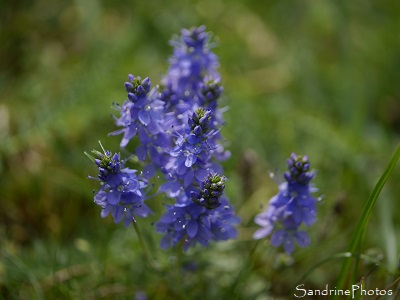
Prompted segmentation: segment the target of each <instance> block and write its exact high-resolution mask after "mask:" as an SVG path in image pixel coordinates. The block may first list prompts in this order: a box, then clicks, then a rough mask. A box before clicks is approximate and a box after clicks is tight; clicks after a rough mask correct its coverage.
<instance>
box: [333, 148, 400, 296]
mask: <svg viewBox="0 0 400 300" xmlns="http://www.w3.org/2000/svg"><path fill="white" fill-rule="evenodd" d="M399 157H400V145H399V146H397V149H396V152H395V153H394V155H393V157H392V159H391V160H390V162H389V165H388V166H387V167H386V170H385V171H384V172H383V174H382V176H381V177H380V178H379V180H378V182H377V184H376V185H375V187H374V189H373V191H372V193H371V195H370V196H369V198H368V201H367V203H366V204H365V206H364V209H363V211H362V214H361V218H360V220H359V221H358V223H357V227H356V230H355V231H354V234H353V237H352V239H351V242H350V245H349V248H348V252H350V253H352V257H350V258H347V259H345V260H344V261H343V264H342V268H341V270H340V273H339V277H338V282H337V284H336V287H337V289H343V288H344V285H345V282H346V279H347V278H348V276H350V278H352V277H353V276H355V275H356V274H355V271H356V270H354V271H353V274H350V267H351V263H352V261H353V259H352V258H353V257H354V259H355V265H356V266H357V265H358V260H359V254H360V253H358V252H359V251H360V250H361V243H362V240H363V236H364V232H365V229H366V227H367V224H368V221H369V218H370V216H371V214H372V209H373V207H374V205H375V203H376V200H377V199H378V196H379V194H380V192H381V191H382V188H383V187H384V185H385V183H386V181H387V180H388V178H389V176H390V174H391V173H392V171H393V169H394V167H395V166H396V164H397V161H398V160H399ZM351 275H353V276H351ZM332 299H336V296H334V297H333V298H332Z"/></svg>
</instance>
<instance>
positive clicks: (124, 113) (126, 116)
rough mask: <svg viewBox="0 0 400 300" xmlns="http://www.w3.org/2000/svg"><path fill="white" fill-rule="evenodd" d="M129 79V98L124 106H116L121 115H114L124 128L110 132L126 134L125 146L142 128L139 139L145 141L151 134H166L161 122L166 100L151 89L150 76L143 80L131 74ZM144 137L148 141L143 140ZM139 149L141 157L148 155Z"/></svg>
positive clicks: (127, 84)
mask: <svg viewBox="0 0 400 300" xmlns="http://www.w3.org/2000/svg"><path fill="white" fill-rule="evenodd" d="M128 79H129V81H127V82H125V89H126V91H127V92H128V100H126V101H125V102H124V104H123V105H122V106H119V105H116V106H115V108H116V109H117V110H119V111H120V117H119V118H117V117H114V118H115V121H116V125H117V126H120V127H123V128H122V129H119V130H116V131H114V132H112V133H110V135H118V134H122V133H123V134H124V136H123V138H122V140H121V144H120V146H121V147H125V146H126V145H127V144H128V143H129V141H130V140H131V139H132V138H133V137H135V136H136V134H137V133H138V132H139V131H140V130H142V134H141V135H140V136H139V139H140V140H141V142H143V143H145V142H148V140H147V139H148V137H149V136H150V137H152V136H156V135H159V134H160V135H164V133H163V128H162V126H161V125H160V124H161V123H162V122H163V118H164V115H163V114H164V104H165V102H164V101H162V100H160V99H159V96H158V93H157V91H156V90H155V89H154V90H150V87H151V82H150V80H149V78H148V77H147V78H145V79H143V80H141V78H140V77H139V76H138V77H135V76H133V75H132V74H129V76H128ZM139 133H140V132H139ZM143 139H146V141H142V140H143ZM156 146H162V145H156ZM139 151H141V154H142V155H140V158H143V156H145V157H146V156H147V153H143V150H142V149H141V150H139ZM144 154H145V155H144ZM144 159H145V158H144ZM144 159H142V160H144Z"/></svg>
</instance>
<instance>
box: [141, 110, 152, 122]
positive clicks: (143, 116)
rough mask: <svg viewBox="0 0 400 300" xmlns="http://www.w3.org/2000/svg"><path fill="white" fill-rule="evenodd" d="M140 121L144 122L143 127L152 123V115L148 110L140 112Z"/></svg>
mask: <svg viewBox="0 0 400 300" xmlns="http://www.w3.org/2000/svg"><path fill="white" fill-rule="evenodd" d="M139 121H140V122H142V124H143V125H148V124H149V123H150V121H151V119H150V115H149V113H148V111H147V110H143V109H142V110H141V111H139Z"/></svg>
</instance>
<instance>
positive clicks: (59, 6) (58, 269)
mask: <svg viewBox="0 0 400 300" xmlns="http://www.w3.org/2000/svg"><path fill="white" fill-rule="evenodd" d="M399 20H400V2H399V1H397V0H384V1H364V0H355V1H344V0H343V1H327V0H321V1H311V0H308V1H307V0H306V1H288V0H283V1H258V2H256V1H239V0H231V1H227V0H212V1H211V0H202V1H191V2H190V3H188V2H187V1H166V2H161V1H156V0H148V1H128V0H124V1H110V0H104V1H95V0H85V1H59V0H58V1H57V0H56V1H49V0H38V1H28V0H20V1H4V0H3V1H0V57H1V59H0V139H1V140H0V141H1V142H0V201H1V209H0V250H1V255H0V297H3V298H4V299H34V298H37V299H53V298H54V299H56V298H57V299H135V298H137V299H141V298H140V297H141V296H142V295H144V294H146V295H147V297H148V299H200V298H201V299H203V298H207V299H228V298H229V299H259V300H261V299H269V298H268V297H270V296H271V297H272V296H274V299H291V298H293V293H290V289H291V288H293V287H294V286H295V284H296V282H297V281H298V280H300V279H301V277H302V276H303V275H304V274H305V273H306V272H307V271H308V270H309V269H310V268H311V267H312V266H314V265H315V263H316V262H317V261H319V260H322V259H325V258H329V257H331V256H332V255H334V254H335V253H338V252H342V251H345V250H346V248H347V244H348V242H349V239H350V236H351V234H352V232H353V230H354V227H355V223H356V221H357V220H358V218H359V216H360V213H361V210H362V207H363V203H365V201H366V200H367V198H368V196H369V194H370V192H371V190H372V188H373V186H374V185H375V183H376V181H377V180H378V178H379V176H380V175H381V174H382V172H383V170H384V168H385V166H386V164H387V163H388V161H389V158H390V156H391V155H392V153H393V152H394V150H395V147H396V144H397V143H398V141H399V135H400V89H399V82H400V73H399V70H400V21H399ZM202 24H204V25H206V27H207V30H208V31H211V32H213V40H214V41H215V42H216V45H217V47H215V48H214V51H215V53H216V54H217V55H218V56H219V58H220V63H221V68H220V72H221V74H222V78H223V80H222V83H223V85H224V88H225V91H224V97H223V99H222V100H221V103H220V106H228V107H229V110H228V111H227V112H226V113H225V115H224V117H225V120H226V126H225V127H224V129H223V134H224V136H225V137H226V139H227V140H228V142H229V149H230V150H231V152H232V158H231V159H230V160H229V161H227V162H225V163H224V167H225V170H226V176H227V177H228V178H229V181H228V183H227V194H228V196H229V197H230V199H231V201H232V203H233V205H234V206H235V208H236V209H237V212H238V215H239V216H240V217H241V218H242V224H241V225H240V227H239V232H240V234H239V237H238V239H237V240H235V241H230V242H226V243H221V244H218V245H211V246H210V247H209V248H208V249H203V248H201V247H197V248H196V249H194V250H191V251H189V252H188V253H186V254H181V253H179V251H176V249H175V250H174V249H173V250H168V251H161V250H160V249H158V242H159V239H160V236H159V235H158V234H157V233H155V232H154V230H153V227H152V222H155V221H156V220H157V219H158V217H159V216H160V213H161V211H158V214H156V215H154V216H152V217H150V218H149V220H140V223H139V226H140V227H141V230H142V233H143V235H144V237H145V239H146V241H147V242H148V247H149V249H150V252H151V253H152V256H154V258H155V259H156V260H157V261H158V262H159V264H160V265H161V266H162V270H154V269H152V268H151V267H149V266H148V265H146V264H145V263H144V262H143V259H142V258H143V256H142V255H143V253H142V251H141V250H140V247H139V242H138V239H137V236H136V235H135V233H134V231H133V229H132V228H127V229H126V228H124V227H123V225H122V224H117V225H115V224H114V223H113V222H112V220H111V218H106V219H101V218H100V208H99V207H98V206H96V205H94V203H93V194H92V190H93V189H96V188H97V183H96V182H92V181H90V180H88V179H87V178H86V176H87V175H88V174H91V175H95V174H96V168H95V167H94V166H93V165H92V163H91V162H90V161H89V160H88V159H87V158H86V157H85V156H84V154H83V151H90V150H91V149H93V148H96V149H97V148H99V147H98V144H97V141H98V140H99V139H100V140H101V141H102V143H103V145H104V146H105V147H106V148H108V149H110V150H111V151H118V147H119V141H120V137H119V136H117V137H107V134H108V133H109V132H111V131H113V130H115V126H114V122H113V120H112V117H111V114H112V113H113V110H112V109H111V104H112V102H119V103H122V102H123V101H124V100H125V97H126V93H125V90H124V86H123V83H124V81H125V80H126V78H127V75H128V74H129V73H132V74H134V75H140V76H142V77H146V76H149V77H150V79H151V80H152V82H153V84H156V83H158V82H159V80H160V78H161V77H162V76H163V74H164V73H165V72H166V70H167V68H168V57H169V56H170V55H171V54H172V48H171V47H170V46H169V45H168V41H169V39H170V38H171V37H172V36H173V35H174V34H179V32H180V30H181V28H189V27H192V26H198V25H202ZM291 152H296V153H299V154H307V155H308V156H309V158H310V161H311V163H312V167H314V168H315V169H317V170H318V176H317V178H316V179H315V184H316V186H317V187H318V188H319V192H318V195H323V196H324V197H323V201H322V202H321V205H320V206H319V212H318V222H317V223H316V224H315V225H314V226H312V227H311V228H310V235H311V239H312V243H311V246H310V247H308V248H306V249H297V250H296V252H295V254H294V256H293V258H289V257H287V256H285V255H283V254H282V253H281V251H280V250H279V249H278V250H277V249H271V247H270V246H269V242H268V241H267V240H264V241H260V242H258V243H256V242H254V241H252V234H253V233H254V231H255V230H256V228H257V227H256V226H255V224H254V223H253V218H254V216H255V215H256V214H257V213H259V212H261V209H262V206H263V207H265V206H266V205H267V203H268V200H269V199H270V197H271V196H273V195H274V194H275V193H276V192H277V185H276V183H275V182H274V181H273V180H271V179H270V178H269V173H270V172H271V171H273V172H275V171H276V169H278V170H280V171H281V172H283V171H284V169H285V161H286V158H287V157H288V156H289V155H290V154H291ZM399 180H400V170H399V167H397V169H396V170H395V171H394V173H393V175H392V177H391V178H390V179H389V182H388V184H387V185H386V186H385V188H384V190H383V192H382V194H381V196H380V198H379V200H378V203H377V205H376V207H375V211H374V213H373V215H372V219H371V223H370V225H369V227H368V229H367V234H366V240H365V243H364V246H363V253H364V254H366V255H368V257H370V258H371V259H373V260H377V261H379V266H378V267H374V264H371V261H363V263H362V265H361V266H360V270H359V277H360V278H361V277H362V276H364V277H366V280H367V282H366V284H368V285H369V286H370V287H371V288H372V287H375V286H377V287H380V288H383V287H385V286H387V285H389V284H390V283H391V282H393V281H394V278H395V277H396V272H397V276H398V269H397V264H398V259H399V250H398V249H399V246H400V242H399V240H398V239H396V238H398V237H399V233H400V228H399V224H400V213H399V209H400V204H399V195H400V186H399V184H398V182H399ZM162 201H163V198H162V197H156V198H153V199H152V200H150V201H149V205H150V206H152V207H153V208H156V209H157V208H159V207H160V203H161V202H162ZM340 264H341V261H340V260H332V261H331V262H329V263H326V264H324V265H322V266H320V267H318V268H317V269H316V270H314V271H313V272H312V273H311V274H310V275H309V276H308V277H307V278H306V279H305V280H304V282H302V283H304V284H305V285H306V286H308V287H310V288H323V287H325V285H326V284H334V282H335V281H336V276H337V272H338V270H339V267H340ZM181 266H184V268H181ZM368 280H370V281H368Z"/></svg>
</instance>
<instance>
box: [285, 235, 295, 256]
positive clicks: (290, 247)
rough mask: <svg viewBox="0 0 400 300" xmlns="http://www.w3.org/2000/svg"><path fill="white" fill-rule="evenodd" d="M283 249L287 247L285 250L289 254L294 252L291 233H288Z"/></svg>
mask: <svg viewBox="0 0 400 300" xmlns="http://www.w3.org/2000/svg"><path fill="white" fill-rule="evenodd" d="M283 249H285V252H286V253H287V254H292V252H293V250H294V241H293V237H292V236H291V235H288V237H287V238H286V240H285V243H284V244H283Z"/></svg>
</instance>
